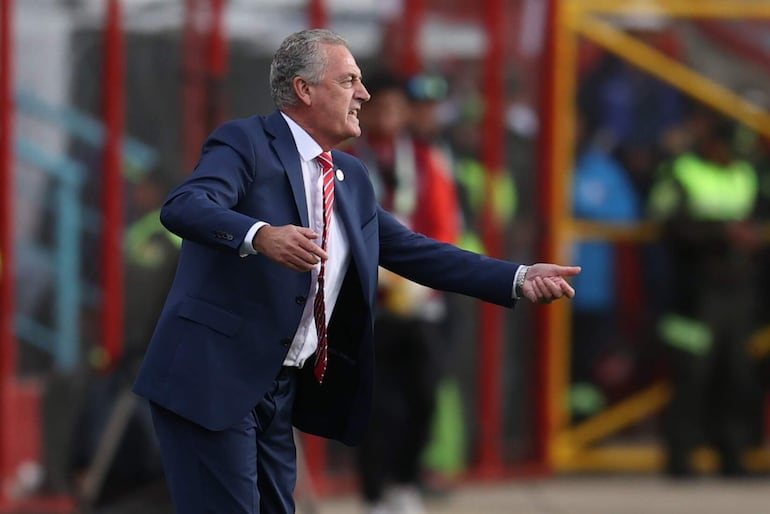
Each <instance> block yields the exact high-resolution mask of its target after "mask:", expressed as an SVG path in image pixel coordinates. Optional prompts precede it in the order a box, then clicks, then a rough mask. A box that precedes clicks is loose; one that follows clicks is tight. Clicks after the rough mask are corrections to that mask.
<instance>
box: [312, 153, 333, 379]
mask: <svg viewBox="0 0 770 514" xmlns="http://www.w3.org/2000/svg"><path fill="white" fill-rule="evenodd" d="M317 160H318V164H320V165H321V177H322V180H323V188H322V191H323V202H324V224H323V231H322V232H321V248H322V249H323V250H324V251H326V250H327V246H328V241H329V226H330V225H331V222H332V208H333V206H334V163H333V162H332V154H331V153H330V152H323V153H322V154H321V155H319V156H318V157H317ZM325 274H326V262H324V261H321V269H320V270H319V271H318V291H317V292H316V295H315V304H314V305H313V316H314V317H315V329H316V333H317V334H318V348H317V349H316V354H315V355H316V357H315V367H314V369H313V371H314V373H315V377H316V379H317V380H318V383H319V384H320V383H321V382H323V380H324V374H325V373H326V362H327V347H328V339H327V337H326V302H325V301H324V281H325Z"/></svg>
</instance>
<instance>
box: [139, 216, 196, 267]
mask: <svg viewBox="0 0 770 514" xmlns="http://www.w3.org/2000/svg"><path fill="white" fill-rule="evenodd" d="M158 234H163V235H164V236H166V238H168V240H169V241H170V242H171V243H172V244H173V245H174V246H175V247H177V248H179V247H181V246H182V238H180V237H179V236H177V235H175V234H172V233H171V232H169V231H168V230H167V229H166V227H164V226H163V224H162V223H161V222H160V210H155V211H152V212H150V213H147V214H145V215H144V216H142V217H141V218H139V219H138V220H136V221H135V222H134V223H132V224H131V226H130V227H129V228H128V230H127V231H126V243H125V244H126V254H127V256H128V258H129V259H130V260H131V261H132V262H134V263H135V264H138V265H140V266H146V267H154V266H156V265H158V264H160V262H161V260H162V259H163V254H162V252H158V251H157V248H156V247H155V246H154V245H153V244H152V238H153V237H154V236H155V235H158Z"/></svg>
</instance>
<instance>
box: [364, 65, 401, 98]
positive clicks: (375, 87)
mask: <svg viewBox="0 0 770 514" xmlns="http://www.w3.org/2000/svg"><path fill="white" fill-rule="evenodd" d="M364 86H366V89H367V91H369V93H370V94H371V95H373V96H374V95H376V94H378V93H380V92H382V91H393V90H398V91H403V90H404V81H403V80H402V79H401V77H399V76H398V75H396V74H395V73H392V72H390V71H388V70H375V71H373V72H371V74H369V73H367V74H365V75H364Z"/></svg>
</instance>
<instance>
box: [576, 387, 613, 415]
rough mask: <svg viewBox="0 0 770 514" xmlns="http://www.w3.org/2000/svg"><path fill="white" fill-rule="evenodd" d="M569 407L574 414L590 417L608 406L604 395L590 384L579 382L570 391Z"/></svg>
mask: <svg viewBox="0 0 770 514" xmlns="http://www.w3.org/2000/svg"><path fill="white" fill-rule="evenodd" d="M569 405H570V410H571V411H572V414H576V415H579V416H590V415H593V414H596V413H597V412H599V411H601V410H602V409H604V407H606V406H607V399H606V398H605V396H604V393H603V392H602V391H601V390H600V389H599V388H598V387H596V386H595V385H593V384H591V383H589V382H577V383H575V384H573V385H572V387H571V388H570V391H569Z"/></svg>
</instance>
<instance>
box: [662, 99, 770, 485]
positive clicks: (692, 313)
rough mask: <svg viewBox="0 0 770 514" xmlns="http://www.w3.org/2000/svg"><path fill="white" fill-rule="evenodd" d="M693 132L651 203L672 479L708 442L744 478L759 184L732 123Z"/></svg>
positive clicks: (706, 119)
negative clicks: (661, 262) (660, 260)
mask: <svg viewBox="0 0 770 514" xmlns="http://www.w3.org/2000/svg"><path fill="white" fill-rule="evenodd" d="M690 130H691V134H692V137H693V151H691V152H687V153H684V154H682V155H679V156H678V157H676V158H674V159H673V160H672V161H671V162H670V163H668V165H666V166H665V167H664V168H663V169H662V170H661V172H660V174H659V176H658V177H657V179H656V182H655V184H654V185H653V187H652V190H651V193H650V198H649V201H650V214H651V216H652V217H653V218H654V219H657V220H659V221H661V222H662V223H663V225H662V226H663V243H664V245H665V247H666V249H667V250H668V254H669V262H670V270H669V271H670V276H669V278H668V279H669V281H670V285H671V295H670V299H669V301H670V305H668V308H667V309H666V312H667V314H665V315H663V316H662V317H661V319H660V321H659V326H658V330H659V334H660V338H661V340H662V342H663V344H664V347H665V348H666V353H667V355H668V357H669V364H670V371H671V380H672V385H673V396H672V399H671V402H670V404H669V406H668V409H667V412H666V414H665V418H664V439H665V444H666V449H667V459H666V469H665V471H666V473H667V474H668V475H669V476H671V477H688V476H692V475H693V474H694V469H693V467H692V462H691V453H692V450H693V449H694V448H695V447H696V446H698V445H701V444H706V443H708V444H713V445H714V447H715V449H716V450H717V452H718V454H719V469H720V471H721V473H722V474H723V475H725V476H738V475H743V474H744V473H745V467H744V463H743V460H742V454H743V451H744V450H745V449H746V447H747V445H748V442H749V435H750V412H751V407H752V406H751V405H750V404H749V403H750V400H749V399H750V398H753V397H754V396H753V394H752V393H753V391H754V388H755V377H754V376H753V373H752V371H753V367H752V363H751V361H750V359H749V356H748V352H747V347H746V346H747V342H748V336H749V334H750V332H751V328H752V320H751V312H752V311H751V307H752V305H753V303H754V299H755V294H756V291H755V287H754V284H755V282H756V274H755V252H756V250H757V249H758V248H759V237H758V232H757V230H756V227H755V225H754V224H753V223H752V213H753V211H754V209H755V205H756V202H757V197H758V179H757V173H756V171H755V169H754V168H753V167H752V166H751V165H750V164H749V163H747V162H745V161H742V160H739V159H737V158H736V157H735V154H734V152H733V148H732V141H733V134H734V124H733V123H732V122H730V121H728V120H726V119H724V118H723V117H721V116H720V115H718V114H716V113H714V112H712V111H710V110H707V109H698V110H696V111H695V112H694V114H693V116H692V120H691V125H690Z"/></svg>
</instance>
